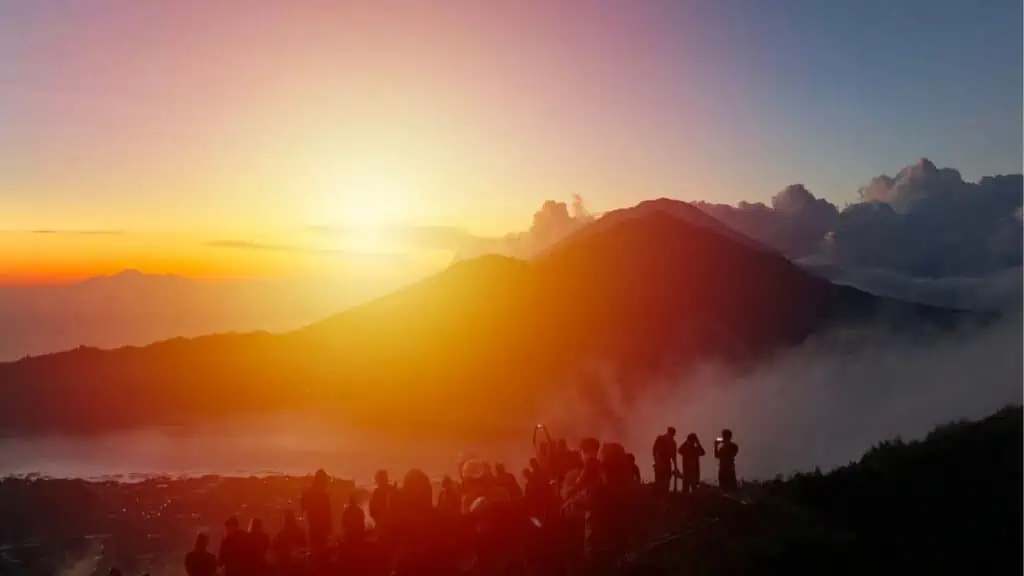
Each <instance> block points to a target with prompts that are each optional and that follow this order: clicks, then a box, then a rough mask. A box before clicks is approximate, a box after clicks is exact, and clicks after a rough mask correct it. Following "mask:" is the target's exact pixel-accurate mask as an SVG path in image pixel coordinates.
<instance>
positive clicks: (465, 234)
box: [308, 224, 488, 251]
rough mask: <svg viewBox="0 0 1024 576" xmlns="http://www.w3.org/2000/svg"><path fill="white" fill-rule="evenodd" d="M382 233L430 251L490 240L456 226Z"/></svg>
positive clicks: (338, 232) (332, 232)
mask: <svg viewBox="0 0 1024 576" xmlns="http://www.w3.org/2000/svg"><path fill="white" fill-rule="evenodd" d="M308 231H310V232H312V233H314V234H318V235H325V236H331V237H334V238H341V239H353V238H358V237H359V236H360V235H361V234H363V233H364V232H363V231H361V230H358V229H356V228H351V227H336V226H311V227H310V228H308ZM380 233H381V235H382V236H384V237H386V238H387V239H388V240H391V241H394V242H398V243H402V244H405V245H408V246H409V247H411V248H422V249H430V250H451V251H458V250H462V249H464V248H465V247H466V246H469V245H473V244H475V243H477V242H485V241H487V240H488V238H486V237H481V236H476V235H474V234H472V233H470V232H469V231H467V230H464V229H462V228H458V227H455V226H427V225H415V224H409V225H392V226H385V227H382V228H381V229H380Z"/></svg>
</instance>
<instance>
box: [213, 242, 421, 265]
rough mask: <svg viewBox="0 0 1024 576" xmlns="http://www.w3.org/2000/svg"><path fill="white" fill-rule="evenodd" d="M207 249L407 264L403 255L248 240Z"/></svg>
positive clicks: (218, 243) (224, 243)
mask: <svg viewBox="0 0 1024 576" xmlns="http://www.w3.org/2000/svg"><path fill="white" fill-rule="evenodd" d="M203 246H206V247H208V248H226V249H234V250H254V251H261V252H282V253H288V254H300V255H310V256H331V257H337V258H346V259H349V258H353V259H369V260H375V261H379V260H393V261H398V262H407V261H408V256H406V255H405V254H396V253H386V252H356V251H351V250H338V249H333V248H317V247H313V246H295V245H291V244H267V243H263V242H253V241H250V240H213V241H210V242H205V243H203Z"/></svg>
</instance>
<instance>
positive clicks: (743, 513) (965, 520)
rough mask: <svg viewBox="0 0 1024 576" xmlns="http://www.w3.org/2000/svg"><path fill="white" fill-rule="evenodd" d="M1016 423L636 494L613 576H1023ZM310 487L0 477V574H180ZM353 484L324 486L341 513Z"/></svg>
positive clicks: (1015, 414) (295, 482) (272, 482)
mask: <svg viewBox="0 0 1024 576" xmlns="http://www.w3.org/2000/svg"><path fill="white" fill-rule="evenodd" d="M1021 423H1022V411H1021V408H1019V407H1018V408H1008V409H1006V410H1003V411H1001V412H999V413H997V414H995V415H993V416H991V417H989V418H987V419H985V420H983V421H979V422H973V423H966V422H965V423H955V424H949V425H946V426H943V427H940V428H938V429H936V430H935V431H933V432H932V433H931V434H930V435H929V436H928V437H927V438H925V439H923V440H921V441H915V442H909V443H904V442H901V441H899V440H896V441H888V442H883V443H881V444H879V445H877V446H876V447H874V448H873V449H872V450H870V451H869V452H868V453H866V454H865V455H864V456H863V457H862V458H861V460H860V461H859V462H854V463H851V464H849V465H848V466H845V467H843V468H840V469H837V470H835V471H832V472H829V473H825V474H823V473H820V472H814V473H807V474H799V475H796V476H794V477H790V478H781V477H780V478H777V479H775V480H771V481H766V482H748V483H746V484H745V485H744V487H743V490H742V492H741V494H740V495H739V496H738V497H735V498H734V497H725V496H722V495H720V494H719V493H718V492H717V490H716V489H715V488H713V487H706V488H705V490H704V491H703V493H701V494H699V495H698V496H696V497H693V498H690V499H686V498H684V497H683V496H682V495H674V496H673V499H672V502H671V503H670V507H669V509H668V511H667V512H666V511H665V510H663V509H659V508H658V507H657V506H655V505H654V504H653V503H652V502H651V501H650V498H649V497H644V499H643V500H642V501H640V502H639V503H638V506H637V508H636V510H637V512H636V517H635V521H636V522H637V523H638V524H641V525H643V526H644V530H643V532H644V534H645V535H646V536H645V537H644V539H643V541H642V542H641V543H640V544H639V545H638V546H637V547H635V549H634V552H633V553H631V554H628V555H627V556H626V557H624V558H622V559H621V561H620V562H619V565H618V566H616V567H615V568H613V569H612V568H610V570H611V572H610V573H615V574H631V575H632V574H636V575H641V574H651V575H654V574H666V575H667V574H785V573H812V572H811V571H813V573H827V574H865V573H894V572H895V571H897V570H900V571H905V573H912V574H1020V573H1021V571H1022V541H1024V532H1022V527H1021V518H1022V513H1024V508H1022V492H1021V486H1022V458H1021V456H1022V454H1024V444H1022V425H1021ZM709 464H710V463H709ZM309 481H310V479H309V478H308V477H307V478H296V477H275V478H218V477H204V478H196V479H168V478H163V479H147V480H143V481H137V482H124V481H108V482H86V481H78V480H55V479H39V478H37V479H7V480H4V481H2V482H0V517H2V518H3V522H2V523H0V574H24V575H26V576H28V575H35V574H46V575H48V576H49V575H53V574H68V575H70V574H75V575H76V576H86V575H89V574H106V572H107V570H109V567H110V566H111V565H113V564H117V565H118V566H120V567H122V568H123V569H124V570H125V573H126V574H141V573H143V572H144V571H148V572H149V573H150V574H152V575H153V576H158V575H162V574H163V575H171V574H175V575H177V574H183V573H184V572H183V570H182V568H181V566H182V564H181V559H182V557H183V555H184V553H185V552H186V551H187V550H188V549H189V547H190V545H191V541H192V539H193V537H194V535H195V533H196V532H197V531H198V530H207V531H209V532H210V533H211V535H213V537H214V542H216V541H217V540H219V537H220V534H221V528H220V527H221V523H222V522H223V520H224V519H225V518H227V517H228V516H230V515H237V516H238V517H239V518H240V519H242V521H243V522H247V521H248V520H249V519H250V518H253V517H262V518H264V519H265V520H266V522H267V524H268V528H269V529H270V530H272V531H276V529H277V527H278V526H279V525H280V518H281V511H282V510H283V509H286V508H292V509H295V508H297V507H298V505H297V501H298V499H299V495H300V494H301V491H302V490H303V489H304V488H305V487H306V486H308V484H309ZM354 489H355V487H354V486H353V485H352V483H350V482H344V481H334V482H332V483H331V488H330V490H331V496H332V498H331V499H332V502H333V506H334V507H335V508H338V509H339V512H340V507H341V504H342V503H344V502H345V501H346V500H347V495H348V494H349V493H351V491H352V490H354ZM435 494H436V492H435ZM655 510H657V511H655ZM652 511H655V512H652ZM805 569H806V570H805ZM535 574H536V572H535Z"/></svg>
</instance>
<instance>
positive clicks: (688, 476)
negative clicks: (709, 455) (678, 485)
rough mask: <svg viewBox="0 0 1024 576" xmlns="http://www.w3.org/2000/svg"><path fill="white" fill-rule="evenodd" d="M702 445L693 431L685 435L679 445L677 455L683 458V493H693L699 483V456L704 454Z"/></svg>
mask: <svg viewBox="0 0 1024 576" xmlns="http://www.w3.org/2000/svg"><path fill="white" fill-rule="evenodd" d="M704 454H705V452H704V447H703V446H701V445H700V439H698V438H697V435H696V434H695V433H693V432H690V433H689V434H687V435H686V441H685V442H683V445H682V446H680V447H679V455H680V456H682V460H683V494H694V493H696V492H697V486H698V485H699V484H700V458H701V456H704Z"/></svg>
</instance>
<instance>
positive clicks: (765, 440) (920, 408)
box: [548, 311, 1024, 479]
mask: <svg viewBox="0 0 1024 576" xmlns="http://www.w3.org/2000/svg"><path fill="white" fill-rule="evenodd" d="M1020 323H1021V316H1020V313H1019V311H1017V312H1015V313H1011V314H1008V315H1007V316H1006V317H1005V318H1004V319H1003V320H1001V321H998V322H996V323H994V324H990V325H988V326H980V325H971V326H964V327H962V328H961V330H959V331H957V332H950V333H920V334H917V335H914V336H910V335H908V334H896V333H893V332H891V331H888V330H886V329H884V328H881V327H877V326H870V327H864V328H860V329H856V330H852V331H851V330H850V329H847V330H842V331H834V332H830V333H826V334H822V335H819V336H818V337H816V338H814V339H812V340H810V341H808V342H806V343H804V344H802V345H800V346H798V347H796V348H794V349H791V350H789V351H787V352H784V353H782V354H780V355H778V356H777V357H775V358H774V359H772V360H771V361H769V362H766V363H764V364H761V365H760V366H759V367H758V368H757V369H756V370H753V371H751V372H749V373H745V374H741V375H737V374H736V373H735V372H733V371H731V370H728V369H726V368H724V367H722V366H718V365H713V364H709V365H705V366H703V367H701V368H700V369H698V370H695V371H693V372H691V373H689V374H687V375H684V376H679V377H676V378H668V379H666V380H665V381H664V382H663V383H662V384H663V385H650V386H643V387H640V388H637V387H633V388H632V390H633V391H634V393H633V394H632V396H631V397H630V398H626V397H623V396H622V394H621V393H620V392H619V390H621V389H622V388H621V386H620V385H619V384H617V383H616V382H615V379H614V378H613V377H611V376H607V377H606V378H605V379H604V381H603V384H602V385H601V386H600V388H601V389H602V391H601V393H600V394H598V395H596V398H598V400H597V401H595V393H594V391H593V390H589V389H588V390H587V392H586V395H585V397H584V395H582V394H580V393H577V394H576V395H575V396H569V397H559V398H557V399H555V400H553V401H552V408H551V410H550V412H549V413H548V417H549V420H548V422H549V423H550V424H551V427H552V430H553V432H555V433H566V434H567V435H568V436H569V437H571V438H579V437H580V436H582V435H584V434H596V435H598V437H600V438H602V439H604V440H610V439H617V440H621V441H623V442H624V443H625V445H626V446H627V447H628V448H629V449H631V450H634V451H635V452H636V453H637V454H638V456H639V457H640V458H641V459H642V461H643V462H646V458H647V457H646V456H645V455H646V453H647V452H646V450H647V449H648V448H649V447H650V445H651V443H652V442H653V440H654V438H655V436H656V435H657V434H661V433H662V432H663V431H664V429H665V428H666V427H667V426H675V427H676V428H677V429H678V430H679V431H680V432H681V433H682V434H686V433H688V432H691V431H693V432H696V433H697V434H698V436H699V437H700V438H701V440H702V441H703V442H704V444H705V446H707V447H709V448H710V445H711V442H712V440H713V438H715V437H716V436H717V435H718V433H719V431H720V430H721V429H722V428H731V429H733V430H734V431H735V433H736V437H737V441H738V443H739V445H740V457H739V459H738V460H737V466H738V469H739V472H740V474H741V475H742V476H745V477H748V478H770V477H772V476H774V475H776V474H779V473H783V474H786V473H790V472H793V471H797V470H812V469H814V467H816V466H820V467H821V468H822V469H830V468H833V467H836V466H840V465H843V464H845V463H847V462H849V461H851V460H856V459H858V458H859V457H860V456H861V455H862V454H863V453H864V452H865V451H866V450H867V449H868V448H870V447H871V446H872V445H873V444H875V443H877V442H879V441H881V440H884V439H891V438H893V437H896V436H902V437H903V438H906V439H910V438H918V437H921V436H923V435H924V434H926V433H927V432H928V431H929V430H931V429H932V428H933V427H935V426H936V425H939V424H943V423H946V422H949V421H951V420H956V419H961V418H971V419H973V418H981V417H984V416H987V415H989V414H991V413H993V412H995V411H996V410H998V409H1000V408H1001V407H1003V406H1006V405H1008V404H1018V405H1019V404H1020V403H1021V402H1022V391H1021V387H1020V374H1021V371H1022V369H1024V366H1022V362H1024V360H1022V357H1021V355H1020V350H1021V347H1022V346H1024V338H1022V334H1021V330H1020ZM637 390H641V392H638V393H637V392H636V391H637ZM646 466H647V464H645V465H644V466H643V467H642V470H644V472H645V473H649V468H647V467H646ZM702 473H703V475H704V477H705V478H707V479H712V478H714V474H715V462H714V460H713V459H711V458H706V459H705V464H704V467H703V468H702Z"/></svg>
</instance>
